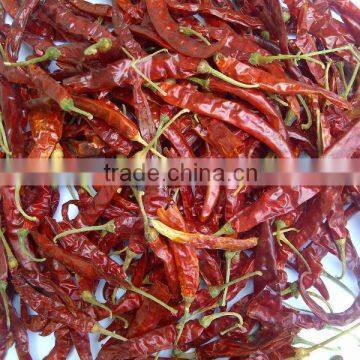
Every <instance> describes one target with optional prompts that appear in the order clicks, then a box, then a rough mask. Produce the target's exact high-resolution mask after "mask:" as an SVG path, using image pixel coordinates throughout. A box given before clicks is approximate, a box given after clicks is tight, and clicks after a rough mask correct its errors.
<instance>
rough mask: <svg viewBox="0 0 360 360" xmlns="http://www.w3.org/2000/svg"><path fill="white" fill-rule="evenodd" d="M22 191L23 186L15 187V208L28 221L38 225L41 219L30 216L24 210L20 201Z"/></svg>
mask: <svg viewBox="0 0 360 360" xmlns="http://www.w3.org/2000/svg"><path fill="white" fill-rule="evenodd" d="M20 189H21V185H16V186H15V206H16V208H17V210H18V211H19V213H20V214H21V215H22V216H23V217H24V218H25V219H26V220H29V221H32V222H36V223H38V222H39V219H38V218H37V217H36V216H30V215H28V214H27V213H26V212H25V211H24V209H23V208H22V205H21V200H20Z"/></svg>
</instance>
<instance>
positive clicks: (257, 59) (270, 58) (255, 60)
mask: <svg viewBox="0 0 360 360" xmlns="http://www.w3.org/2000/svg"><path fill="white" fill-rule="evenodd" d="M312 56H315V55H312ZM282 60H294V61H298V60H306V61H311V62H314V63H316V64H318V65H320V66H321V67H322V68H323V69H325V65H324V64H323V63H322V62H321V61H320V60H317V59H314V58H313V57H311V56H310V55H309V54H306V55H304V54H297V55H290V54H288V55H284V54H280V55H262V54H261V53H259V52H255V53H252V54H251V56H250V58H249V63H250V64H251V65H253V66H259V65H266V64H271V63H273V62H274V61H282Z"/></svg>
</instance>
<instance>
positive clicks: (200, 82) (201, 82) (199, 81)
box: [188, 76, 210, 90]
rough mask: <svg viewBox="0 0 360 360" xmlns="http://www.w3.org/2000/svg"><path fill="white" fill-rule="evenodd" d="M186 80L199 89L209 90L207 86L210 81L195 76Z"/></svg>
mask: <svg viewBox="0 0 360 360" xmlns="http://www.w3.org/2000/svg"><path fill="white" fill-rule="evenodd" d="M188 80H190V81H192V82H193V83H195V84H197V85H200V86H201V87H203V88H204V89H206V90H209V84H210V79H201V78H198V77H195V76H191V77H189V78H188Z"/></svg>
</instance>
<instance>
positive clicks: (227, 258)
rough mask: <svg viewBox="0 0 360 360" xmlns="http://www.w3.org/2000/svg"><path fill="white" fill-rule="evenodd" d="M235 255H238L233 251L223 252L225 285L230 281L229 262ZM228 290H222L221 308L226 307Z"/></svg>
mask: <svg viewBox="0 0 360 360" xmlns="http://www.w3.org/2000/svg"><path fill="white" fill-rule="evenodd" d="M236 254H238V253H237V252H234V251H225V261H226V274H225V283H228V282H229V281H230V271H231V261H232V259H233V258H234V257H235V255H236ZM228 289H229V288H228V287H226V288H225V289H224V293H223V297H222V302H221V306H225V305H226V297H227V293H228Z"/></svg>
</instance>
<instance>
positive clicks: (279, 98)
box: [267, 93, 289, 107]
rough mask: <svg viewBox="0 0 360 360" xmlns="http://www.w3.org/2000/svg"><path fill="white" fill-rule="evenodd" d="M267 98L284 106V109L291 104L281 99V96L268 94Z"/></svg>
mask: <svg viewBox="0 0 360 360" xmlns="http://www.w3.org/2000/svg"><path fill="white" fill-rule="evenodd" d="M267 96H268V97H269V98H270V99H272V100H275V101H276V102H278V103H279V104H280V105H282V106H284V107H289V104H288V103H287V102H286V101H284V100H283V99H281V97H280V96H279V95H275V94H270V93H268V94H267Z"/></svg>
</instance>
